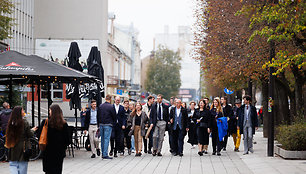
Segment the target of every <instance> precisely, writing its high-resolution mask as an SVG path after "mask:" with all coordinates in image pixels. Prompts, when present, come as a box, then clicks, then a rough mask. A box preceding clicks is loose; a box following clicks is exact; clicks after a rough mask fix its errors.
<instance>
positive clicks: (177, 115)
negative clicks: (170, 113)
mask: <svg viewBox="0 0 306 174" xmlns="http://www.w3.org/2000/svg"><path fill="white" fill-rule="evenodd" d="M180 114H181V108H179V109H178V108H176V117H179V116H180Z"/></svg>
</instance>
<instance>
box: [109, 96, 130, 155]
mask: <svg viewBox="0 0 306 174" xmlns="http://www.w3.org/2000/svg"><path fill="white" fill-rule="evenodd" d="M113 108H114V111H115V113H116V120H115V122H114V127H113V129H112V135H111V140H110V141H111V151H110V153H109V155H110V156H112V155H113V153H114V157H118V155H117V153H121V155H124V151H123V152H122V149H123V139H124V134H123V131H124V130H125V127H126V118H125V114H124V107H123V106H122V105H121V104H120V97H119V96H116V97H115V103H114V104H113Z"/></svg>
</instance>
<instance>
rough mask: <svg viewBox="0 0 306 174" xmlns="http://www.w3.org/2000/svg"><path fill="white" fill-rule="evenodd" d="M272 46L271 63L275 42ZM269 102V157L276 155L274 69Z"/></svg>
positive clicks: (271, 43) (271, 69) (271, 71)
mask: <svg viewBox="0 0 306 174" xmlns="http://www.w3.org/2000/svg"><path fill="white" fill-rule="evenodd" d="M269 44H270V62H271V61H272V58H274V57H275V42H274V41H273V40H272V41H270V42H269ZM269 73H270V75H269V101H268V156H273V155H274V106H273V104H274V102H273V101H274V84H275V79H274V75H273V73H274V68H273V67H270V68H269Z"/></svg>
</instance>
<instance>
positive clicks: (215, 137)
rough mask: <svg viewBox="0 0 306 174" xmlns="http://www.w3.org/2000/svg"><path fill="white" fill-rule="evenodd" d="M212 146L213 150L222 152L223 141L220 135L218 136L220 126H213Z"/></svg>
mask: <svg viewBox="0 0 306 174" xmlns="http://www.w3.org/2000/svg"><path fill="white" fill-rule="evenodd" d="M211 135H212V148H213V152H220V151H221V148H222V147H221V142H220V141H219V136H218V127H213V128H212V133H211Z"/></svg>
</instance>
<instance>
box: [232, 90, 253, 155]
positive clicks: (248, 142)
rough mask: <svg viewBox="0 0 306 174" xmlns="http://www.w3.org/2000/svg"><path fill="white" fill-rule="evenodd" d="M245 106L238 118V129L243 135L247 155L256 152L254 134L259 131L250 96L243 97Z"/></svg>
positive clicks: (242, 107)
mask: <svg viewBox="0 0 306 174" xmlns="http://www.w3.org/2000/svg"><path fill="white" fill-rule="evenodd" d="M243 101H244V105H242V106H241V109H240V112H239V118H238V126H237V129H240V133H241V134H243V140H244V153H243V155H246V154H248V153H249V151H250V152H251V153H253V152H254V150H253V134H255V129H256V130H257V129H258V118H257V112H256V108H255V106H252V105H251V102H252V98H251V97H250V96H248V95H246V96H244V97H243Z"/></svg>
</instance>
